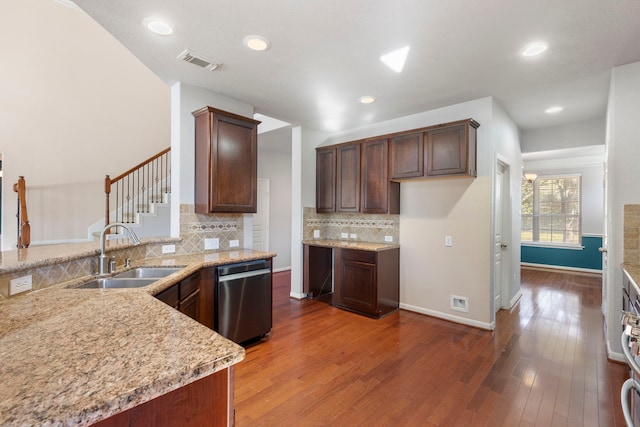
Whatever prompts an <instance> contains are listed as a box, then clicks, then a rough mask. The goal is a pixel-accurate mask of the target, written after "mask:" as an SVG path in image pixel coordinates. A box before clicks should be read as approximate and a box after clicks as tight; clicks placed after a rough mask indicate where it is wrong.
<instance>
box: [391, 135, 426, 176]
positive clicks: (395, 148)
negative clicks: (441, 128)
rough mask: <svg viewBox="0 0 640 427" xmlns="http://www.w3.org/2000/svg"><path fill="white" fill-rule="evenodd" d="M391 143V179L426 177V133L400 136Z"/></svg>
mask: <svg viewBox="0 0 640 427" xmlns="http://www.w3.org/2000/svg"><path fill="white" fill-rule="evenodd" d="M390 141H391V142H390V143H391V147H390V153H391V154H390V156H391V159H390V162H389V165H390V168H391V179H403V178H417V177H421V176H424V154H423V153H424V142H423V141H424V132H422V131H420V132H414V133H410V134H406V135H398V136H395V137H393V138H391V139H390Z"/></svg>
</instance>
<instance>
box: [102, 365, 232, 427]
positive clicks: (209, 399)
mask: <svg viewBox="0 0 640 427" xmlns="http://www.w3.org/2000/svg"><path fill="white" fill-rule="evenodd" d="M234 421H235V420H234V409H233V366H231V367H229V368H226V369H223V370H221V371H218V372H216V373H214V374H211V375H208V376H206V377H204V378H201V379H199V380H197V381H194V382H192V383H190V384H187V385H185V386H183V387H180V388H178V389H176V390H174V391H171V392H169V393H166V394H163V395H162V396H158V397H156V398H155V399H152V400H150V401H148V402H145V403H142V404H140V405H138V406H134V407H133V408H131V409H127V410H125V411H123V412H120V413H119V414H115V415H113V416H111V417H109V418H107V419H104V420H102V421H99V422H97V423H96V424H94V425H95V426H97V427H121V426H163V427H201V426H211V427H217V426H232V425H234V424H235V423H234Z"/></svg>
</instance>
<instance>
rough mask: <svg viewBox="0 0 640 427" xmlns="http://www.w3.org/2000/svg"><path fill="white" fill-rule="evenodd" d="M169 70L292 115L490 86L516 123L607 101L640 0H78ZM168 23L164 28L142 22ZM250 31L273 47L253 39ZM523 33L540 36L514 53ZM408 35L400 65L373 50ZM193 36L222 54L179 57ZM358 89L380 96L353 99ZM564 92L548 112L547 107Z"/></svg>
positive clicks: (350, 123) (318, 117)
mask: <svg viewBox="0 0 640 427" xmlns="http://www.w3.org/2000/svg"><path fill="white" fill-rule="evenodd" d="M75 3H77V4H78V5H79V6H80V7H81V8H82V9H83V10H85V11H86V12H87V13H88V14H89V15H90V16H92V17H93V18H94V19H95V20H96V21H97V22H99V23H100V24H101V25H102V26H103V27H104V28H106V29H107V30H108V31H109V32H110V33H111V34H113V35H114V36H115V37H116V38H117V39H118V40H120V42H121V43H122V44H123V45H124V46H126V47H127V48H128V49H129V50H130V51H131V52H133V54H135V55H136V56H137V57H138V58H139V59H140V60H141V61H142V62H143V63H145V64H146V65H147V66H148V67H149V68H150V69H151V70H152V71H153V72H154V73H156V74H157V75H158V76H159V77H160V78H162V79H163V80H164V81H165V82H166V83H167V84H173V83H175V82H177V81H182V82H186V83H189V84H192V85H196V86H201V87H205V88H208V89H211V90H213V91H215V92H217V93H220V94H223V95H226V96H228V97H231V98H234V99H237V100H239V101H242V102H245V103H247V104H250V105H253V106H254V107H255V111H256V112H257V113H262V114H265V115H267V116H271V117H274V118H277V119H281V120H284V121H286V122H289V123H292V124H294V125H302V126H306V127H310V128H314V129H318V130H324V131H328V132H333V131H338V130H343V129H350V128H356V127H360V126H364V125H367V124H369V123H375V122H379V121H382V120H388V119H392V118H396V117H401V116H405V115H408V114H412V113H416V112H420V111H426V110H430V109H433V108H437V107H442V106H446V105H451V104H455V103H459V102H463V101H468V100H472V99H477V98H480V97H485V96H494V97H495V98H496V99H498V100H499V101H500V102H501V103H502V105H503V106H504V107H505V108H506V109H507V111H508V112H509V113H510V114H511V116H512V117H513V119H514V120H515V121H516V123H517V124H518V125H519V126H520V127H521V128H522V129H531V128H537V127H546V126H553V125H558V124H562V123H569V122H576V121H581V120H586V119H590V118H594V117H602V116H603V115H604V114H605V109H606V102H607V93H608V86H609V78H610V70H611V68H612V67H615V66H618V65H623V64H627V63H631V62H635V61H638V60H640V0H562V1H560V0H553V1H552V0H537V1H533V0H483V1H478V0H446V1H442V0H395V1H393V2H391V1H388V0H346V1H345V0H323V1H301V0H271V1H265V0H241V1H238V0H215V1H214V0H182V1H175V0H136V1H131V0H109V1H96V0H76V1H75ZM146 17H160V18H163V19H164V20H165V21H166V22H167V23H169V24H170V25H172V26H173V27H174V29H175V32H174V34H173V35H171V36H158V35H155V34H153V33H151V32H149V31H148V30H147V29H146V28H145V27H144V26H143V23H142V22H143V20H144V19H145V18H146ZM249 34H259V35H262V36H265V37H267V38H268V39H269V40H270V41H271V48H270V49H269V50H267V51H264V52H253V51H250V50H248V49H247V48H245V47H244V46H243V44H242V39H243V37H245V36H246V35H249ZM534 40H544V41H546V42H547V43H548V44H549V50H548V51H547V52H546V53H545V54H543V55H542V56H540V57H536V58H528V59H527V58H523V57H521V56H520V55H519V51H520V50H521V49H522V48H523V46H524V45H525V44H526V43H528V42H531V41H534ZM405 45H410V46H411V50H410V52H409V57H408V59H407V63H406V66H405V68H404V71H403V72H402V73H401V74H397V73H395V72H393V71H391V70H390V69H389V68H387V67H386V66H385V65H384V64H383V63H382V62H381V61H380V60H379V57H380V55H382V54H385V53H387V52H389V51H392V50H395V49H398V48H401V47H403V46H405ZM187 48H189V49H192V50H194V51H195V52H198V53H200V54H202V55H204V56H205V57H208V58H209V59H211V60H212V61H214V62H222V63H223V65H222V66H221V67H220V68H219V69H217V70H216V71H206V70H204V69H202V68H199V67H197V66H195V65H193V64H188V63H186V62H184V61H181V60H178V59H176V57H177V56H178V54H180V53H181V52H182V51H183V50H185V49H187ZM363 95H374V96H376V97H377V100H376V102H375V103H373V104H370V105H362V104H360V103H359V101H358V99H359V97H360V96H363ZM556 104H557V105H563V106H564V108H565V109H564V111H563V112H562V113H560V114H557V115H554V116H550V115H547V114H545V113H544V111H543V110H544V109H545V108H547V107H549V106H551V105H556Z"/></svg>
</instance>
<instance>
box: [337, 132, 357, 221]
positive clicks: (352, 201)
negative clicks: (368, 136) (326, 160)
mask: <svg viewBox="0 0 640 427" xmlns="http://www.w3.org/2000/svg"><path fill="white" fill-rule="evenodd" d="M336 154H337V156H338V159H337V174H336V199H337V209H336V210H337V211H338V212H359V211H360V143H353V144H346V145H341V146H339V147H338V148H337V151H336Z"/></svg>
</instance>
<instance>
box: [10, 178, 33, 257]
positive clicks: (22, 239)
mask: <svg viewBox="0 0 640 427" xmlns="http://www.w3.org/2000/svg"><path fill="white" fill-rule="evenodd" d="M13 191H15V192H16V193H18V249H22V248H28V247H29V245H30V244H31V225H29V215H28V214H27V186H26V183H25V180H24V176H19V177H18V182H17V183H15V184H13Z"/></svg>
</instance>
